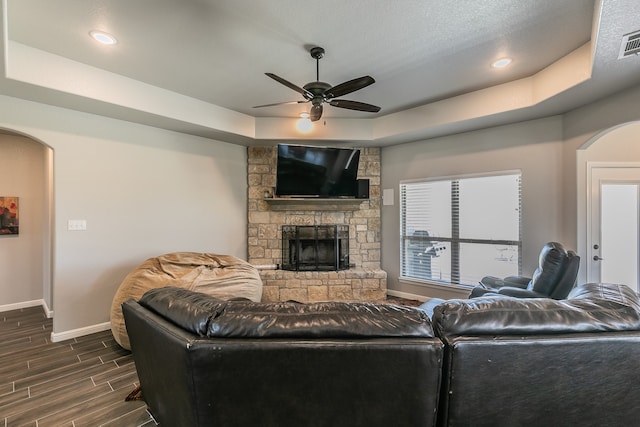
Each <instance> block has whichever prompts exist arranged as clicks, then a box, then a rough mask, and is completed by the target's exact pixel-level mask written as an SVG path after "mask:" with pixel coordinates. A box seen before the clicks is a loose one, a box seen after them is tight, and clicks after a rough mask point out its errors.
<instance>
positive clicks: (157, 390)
mask: <svg viewBox="0 0 640 427" xmlns="http://www.w3.org/2000/svg"><path fill="white" fill-rule="evenodd" d="M123 312H124V316H125V321H126V326H127V330H128V333H129V336H130V337H131V344H132V350H133V356H134V359H135V362H136V368H137V370H138V375H139V378H140V383H141V385H142V389H143V394H144V398H145V400H146V401H147V404H148V405H149V407H150V410H151V412H152V413H153V415H154V416H155V417H156V419H157V420H158V421H159V422H160V424H161V425H162V426H210V425H211V426H214V425H215V426H258V425H259V426H278V427H287V426H305V427H307V426H349V427H352V426H357V427H359V426H367V427H368V426H403V427H412V426H416V427H418V426H420V427H423V426H432V425H438V426H492V427H493V426H541V425H543V426H545V425H546V426H578V425H579V426H629V425H637V422H638V420H639V419H640V405H638V402H640V386H639V384H640V300H639V298H638V295H637V294H636V293H635V292H633V291H631V289H629V288H628V287H626V286H623V285H608V284H586V285H582V286H578V287H576V288H575V289H574V290H573V291H572V292H571V294H570V295H569V297H568V298H567V299H565V300H553V299H545V298H513V297H506V296H485V297H479V298H474V299H467V300H449V301H439V302H438V304H435V305H434V304H433V302H432V303H431V306H430V307H429V306H427V305H425V306H424V307H422V308H421V309H416V308H410V307H399V306H392V305H378V304H367V303H350V304H349V303H317V304H299V303H293V302H288V303H273V304H261V303H252V302H247V301H231V302H224V301H220V300H216V299H215V298H212V297H208V296H206V295H203V294H199V293H194V292H190V291H187V290H185V289H176V288H173V289H172V288H162V289H154V290H152V291H149V292H148V293H146V294H145V295H144V296H143V298H142V299H141V300H140V302H139V303H138V302H135V301H133V300H129V301H127V302H125V303H124V304H123ZM427 313H429V315H431V316H432V318H431V321H432V322H433V323H430V322H429V318H428V317H427ZM432 324H433V330H432V326H431V325H432Z"/></svg>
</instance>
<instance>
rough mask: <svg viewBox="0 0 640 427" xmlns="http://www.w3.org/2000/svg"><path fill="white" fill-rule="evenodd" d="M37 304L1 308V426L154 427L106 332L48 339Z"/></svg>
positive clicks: (129, 361)
mask: <svg viewBox="0 0 640 427" xmlns="http://www.w3.org/2000/svg"><path fill="white" fill-rule="evenodd" d="M51 327H52V321H51V319H47V318H46V316H45V313H44V311H43V309H42V308H41V307H33V308H25V309H20V310H13V311H6V312H0V427H13V426H29V427H46V426H55V427H63V426H71V427H81V426H91V427H95V426H113V427H115V426H117V427H129V426H145V427H151V426H156V425H157V424H156V422H155V421H154V420H153V418H152V417H151V415H150V414H149V413H148V412H147V406H146V404H145V403H144V402H143V401H132V402H125V401H124V398H125V397H126V396H127V395H128V394H129V392H131V391H132V390H133V389H134V387H135V386H136V385H137V384H138V376H137V374H136V371H135V366H134V363H133V358H132V357H131V353H130V352H128V351H125V350H123V349H122V348H121V347H120V346H119V345H118V344H117V343H116V342H115V341H114V339H113V336H112V335H111V331H105V332H99V333H95V334H91V335H87V336H84V337H80V338H75V339H72V340H68V341H63V342H57V343H52V342H51V340H50V335H51Z"/></svg>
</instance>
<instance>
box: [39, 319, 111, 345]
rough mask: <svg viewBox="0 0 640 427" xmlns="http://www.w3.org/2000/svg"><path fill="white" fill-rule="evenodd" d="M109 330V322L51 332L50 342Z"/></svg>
mask: <svg viewBox="0 0 640 427" xmlns="http://www.w3.org/2000/svg"><path fill="white" fill-rule="evenodd" d="M108 329H111V322H104V323H98V324H97V325H91V326H86V327H84V328H78V329H72V330H70V331H64V332H57V333H56V332H51V342H60V341H64V340H69V339H72V338H77V337H82V336H84V335H89V334H95V333H96V332H102V331H106V330H108Z"/></svg>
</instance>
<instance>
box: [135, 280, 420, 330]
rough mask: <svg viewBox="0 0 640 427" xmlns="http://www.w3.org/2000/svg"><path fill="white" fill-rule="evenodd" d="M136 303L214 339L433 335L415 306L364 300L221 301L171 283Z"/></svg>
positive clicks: (185, 327) (154, 290) (148, 292)
mask: <svg viewBox="0 0 640 427" xmlns="http://www.w3.org/2000/svg"><path fill="white" fill-rule="evenodd" d="M139 303H140V305H142V306H144V307H146V308H148V309H150V310H151V311H153V312H155V313H156V314H159V315H160V316H162V317H164V318H166V319H167V320H169V321H171V322H173V323H175V324H176V325H178V326H180V327H182V328H184V329H186V330H189V331H191V332H193V333H195V334H198V335H200V336H208V337H219V338H340V337H349V338H353V337H363V338H364V337H367V338H371V337H424V338H431V337H433V330H432V328H431V323H430V321H429V318H428V317H427V315H426V314H425V313H424V312H423V311H422V310H419V309H417V308H415V307H404V306H398V305H393V304H375V303H366V302H318V303H308V304H302V303H298V302H291V301H290V302H275V303H256V302H252V301H247V300H245V301H238V300H235V301H233V300H232V301H221V300H219V299H216V298H213V297H210V296H209V295H205V294H202V293H199V292H193V291H189V290H187V289H180V288H174V287H165V288H158V289H152V290H149V291H147V292H146V293H145V294H144V295H143V296H142V298H141V299H140V301H139Z"/></svg>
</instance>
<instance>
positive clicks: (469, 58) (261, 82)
mask: <svg viewBox="0 0 640 427" xmlns="http://www.w3.org/2000/svg"><path fill="white" fill-rule="evenodd" d="M4 1H5V2H6V5H7V7H6V12H5V13H6V15H7V17H6V22H7V29H6V33H7V38H8V40H10V41H11V42H15V43H16V44H17V45H19V46H26V47H28V48H33V49H35V50H36V51H39V52H40V51H41V52H47V53H50V54H53V55H55V56H57V57H62V58H67V59H70V60H73V61H75V62H78V63H81V64H85V65H89V66H91V67H95V68H97V69H102V70H106V71H109V72H111V73H115V74H117V75H119V76H125V77H128V78H130V79H133V80H134V81H136V82H139V83H141V84H146V85H151V86H154V87H158V88H163V89H167V90H169V91H172V92H175V93H178V94H182V95H185V96H187V97H190V98H195V99H197V100H201V101H204V102H206V103H207V104H212V105H214V106H218V107H223V108H224V109H228V110H231V111H234V112H239V113H242V114H245V115H249V116H252V117H296V116H297V115H298V114H299V113H300V112H301V111H302V110H304V109H305V108H304V107H305V106H307V105H308V104H304V105H303V106H302V107H301V106H299V105H287V106H278V107H268V108H260V109H255V108H252V106H254V105H261V104H268V103H276V102H283V101H297V100H300V99H302V98H301V96H300V95H299V94H298V93H296V92H294V91H292V90H291V89H289V88H287V87H285V86H282V85H280V84H278V83H277V82H275V81H274V80H271V79H270V78H268V77H267V76H265V75H264V73H265V72H272V73H275V74H277V75H279V76H281V77H283V78H285V79H287V80H289V81H290V82H293V83H295V84H297V85H299V86H302V85H304V84H305V83H307V82H310V81H313V80H315V73H316V69H315V60H314V59H312V58H311V57H310V55H309V53H308V49H309V47H311V46H314V45H319V46H322V47H324V48H325V49H326V55H325V57H324V58H323V59H322V60H321V61H320V80H322V81H326V82H328V83H330V84H334V85H335V84H338V83H341V82H343V81H346V80H349V79H352V78H355V77H360V76H363V75H371V76H372V77H374V78H375V79H376V83H375V84H373V85H372V86H369V87H367V88H365V89H362V90H361V91H357V92H354V93H352V94H349V95H347V96H345V98H346V99H353V100H357V101H363V102H367V103H371V104H375V105H379V106H381V107H382V110H381V111H380V112H379V113H377V114H372V113H363V112H355V111H349V110H344V109H338V108H333V107H329V108H326V109H325V117H327V118H331V117H335V118H355V119H360V118H381V117H384V116H387V115H389V114H392V113H399V112H403V111H410V110H411V109H414V108H416V107H420V106H425V105H429V104H431V103H434V102H436V101H440V100H444V99H448V98H451V97H454V96H458V95H462V94H467V93H470V92H474V91H478V90H480V89H484V88H490V87H494V86H496V85H500V84H503V83H506V82H512V81H516V80H518V79H522V78H525V77H529V76H533V75H535V74H536V73H538V72H540V71H541V70H544V69H545V68H547V67H549V66H550V65H552V64H554V63H556V62H557V61H559V60H561V59H562V58H563V57H565V56H567V55H568V54H570V53H572V52H574V51H576V50H577V49H579V48H580V47H581V46H584V45H585V44H588V43H591V44H592V45H593V46H594V47H595V42H596V40H595V37H596V36H597V37H601V36H602V37H604V36H605V35H606V36H607V37H606V40H607V44H606V45H604V44H603V46H602V49H605V47H606V49H607V50H616V54H617V49H618V47H619V40H620V38H621V36H622V34H624V32H628V31H632V30H635V29H640V21H637V20H636V22H633V21H634V20H633V18H632V17H629V16H628V15H629V14H628V13H622V10H624V9H625V7H624V3H628V4H633V2H634V1H633V0H619V1H618V2H617V6H615V7H614V6H613V5H611V2H610V1H606V2H603V4H604V5H608V6H607V7H610V8H611V9H607V8H605V7H603V8H602V10H604V11H609V10H610V11H611V12H608V13H609V15H606V16H605V15H604V14H603V17H604V18H607V17H608V16H611V19H610V20H611V22H610V24H608V26H607V29H605V30H602V29H601V28H600V27H599V26H597V25H596V26H594V23H597V22H598V20H599V19H600V16H599V14H600V6H599V3H595V6H594V1H592V0H563V1H559V0H518V1H513V0H458V1H448V0H430V1H425V0H400V1H393V2H390V1H388V0H349V1H344V0H324V1H316V2H303V1H300V0H274V1H255V0H190V1H182V2H179V1H175V0H135V1H132V0H111V1H109V0H101V1H86V0H56V1H50V0H4ZM609 5H610V6H609ZM616 14H617V15H616ZM614 18H615V19H614ZM633 25H635V26H637V27H638V28H631V26H633ZM92 29H100V30H104V31H107V32H109V33H111V34H113V35H115V36H116V37H117V39H118V41H119V42H118V44H117V45H115V46H99V45H97V44H96V43H95V42H94V41H93V40H91V39H90V38H89V37H88V32H89V31H90V30H92ZM599 31H600V34H599ZM607 32H608V33H607ZM605 33H606V34H605ZM621 33H622V34H621ZM616 40H617V43H618V45H617V46H613V45H614V44H616ZM603 43H604V42H603ZM593 50H594V49H593V48H592V51H593ZM10 53H11V52H10ZM596 53H600V52H596ZM604 54H605V53H603V55H604ZM503 56H509V57H512V58H513V64H512V65H511V66H510V67H508V68H507V69H503V70H496V69H492V68H491V67H490V63H491V62H492V61H494V60H495V59H497V58H500V57H503ZM608 56H610V55H609V53H608V52H607V57H608ZM9 58H10V55H9ZM631 61H633V64H630V63H631ZM637 64H638V61H637V60H636V59H635V58H633V59H630V60H629V63H627V64H622V63H617V62H616V61H613V60H610V59H608V60H604V59H603V60H602V61H601V62H599V63H596V62H594V66H593V69H594V77H600V76H597V75H596V73H595V72H596V71H599V72H601V73H602V75H601V77H600V78H601V79H602V80H601V82H602V83H601V85H600V86H598V87H597V88H595V89H596V90H594V95H593V96H596V95H597V96H600V95H601V94H600V93H599V92H605V91H606V90H608V91H611V90H620V89H622V88H624V86H629V85H631V84H637V82H638V78H637V73H635V77H634V71H637V70H638V65H637ZM598 67H599V68H598ZM630 67H631V68H630ZM612 68H613V69H614V70H615V72H616V73H618V75H617V78H616V80H615V81H613V80H612V81H611V82H608V81H606V78H607V77H606V76H607V73H608V72H609V70H610V69H612ZM41 72H42V73H46V72H47V71H46V70H45V69H43V70H41ZM43 79H44V77H43ZM603 86H607V89H606V90H605V89H604V88H603ZM566 96H569V95H566ZM572 96H573V95H572ZM37 97H38V95H33V96H32V98H37ZM35 100H37V99H35ZM588 100H589V96H588V95H587V94H584V93H577V94H576V96H575V100H574V101H572V100H570V99H569V98H566V99H565V100H564V101H563V102H561V103H559V104H557V105H558V106H557V108H555V110H559V109H562V108H571V107H575V106H577V105H579V104H580V103H584V102H585V101H588ZM46 102H49V103H52V102H53V103H55V102H56V101H55V100H54V101H52V99H51V98H47V100H46ZM86 109H87V110H88V111H91V108H90V106H87V108H86ZM555 110H553V109H551V110H549V111H550V113H557V111H555ZM536 114H537V115H540V114H541V113H540V112H537V113H536ZM525 118H526V117H525ZM187 131H188V130H187ZM196 133H197V132H196ZM391 140H393V138H391V139H390V141H391ZM392 142H393V141H392Z"/></svg>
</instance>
